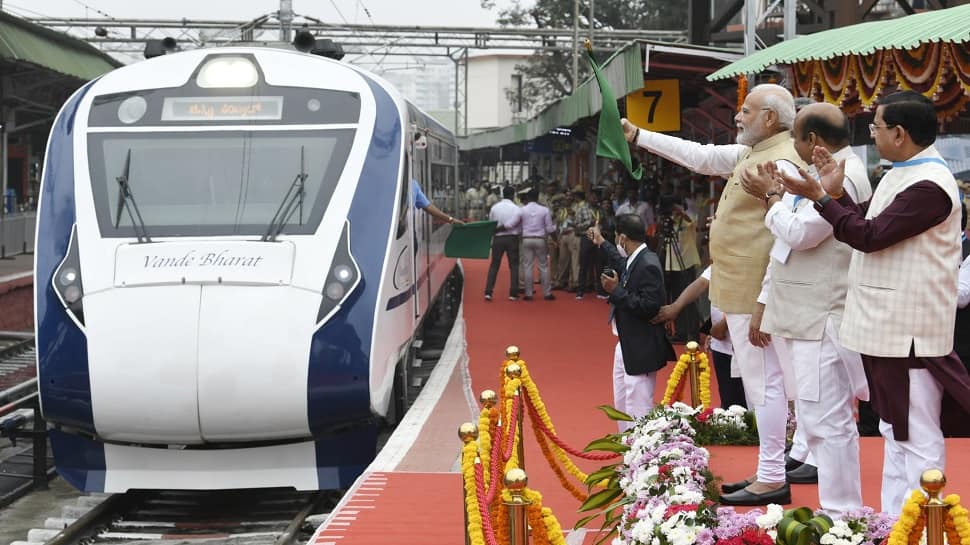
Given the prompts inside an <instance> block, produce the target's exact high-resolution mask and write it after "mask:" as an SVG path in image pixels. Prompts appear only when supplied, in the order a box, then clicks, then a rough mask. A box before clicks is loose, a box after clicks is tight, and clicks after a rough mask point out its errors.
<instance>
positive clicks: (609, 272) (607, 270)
mask: <svg viewBox="0 0 970 545" xmlns="http://www.w3.org/2000/svg"><path fill="white" fill-rule="evenodd" d="M603 275H604V276H609V277H610V278H613V277H615V276H616V271H614V270H613V269H611V268H609V267H606V268H605V269H603Z"/></svg>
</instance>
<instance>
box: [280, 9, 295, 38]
mask: <svg viewBox="0 0 970 545" xmlns="http://www.w3.org/2000/svg"><path fill="white" fill-rule="evenodd" d="M279 19H280V41H283V42H289V41H290V25H291V24H292V23H293V0H280V13H279Z"/></svg>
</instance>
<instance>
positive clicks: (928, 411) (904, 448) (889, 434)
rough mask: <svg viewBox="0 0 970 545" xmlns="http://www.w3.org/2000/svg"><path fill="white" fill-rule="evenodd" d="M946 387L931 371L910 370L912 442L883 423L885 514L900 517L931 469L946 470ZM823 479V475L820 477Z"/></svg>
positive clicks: (881, 427) (881, 425) (910, 436)
mask: <svg viewBox="0 0 970 545" xmlns="http://www.w3.org/2000/svg"><path fill="white" fill-rule="evenodd" d="M942 406H943V386H942V385H941V384H940V383H939V382H937V381H936V379H934V378H933V375H932V374H930V372H929V370H927V369H910V370H909V439H908V440H906V441H896V440H895V439H894V438H893V427H892V425H891V424H889V423H888V422H885V421H883V420H880V421H879V432H880V433H882V436H883V438H884V439H885V447H884V449H883V461H882V510H883V512H885V513H889V514H890V515H897V516H898V515H899V513H900V512H901V511H902V508H903V503H904V502H905V501H906V498H908V497H909V494H910V493H911V492H912V491H913V490H915V489H918V488H919V478H920V474H922V473H923V472H924V471H926V470H927V469H939V470H943V468H944V465H946V445H945V444H944V442H943V431H942V430H941V429H940V412H941V411H942ZM819 479H821V474H819Z"/></svg>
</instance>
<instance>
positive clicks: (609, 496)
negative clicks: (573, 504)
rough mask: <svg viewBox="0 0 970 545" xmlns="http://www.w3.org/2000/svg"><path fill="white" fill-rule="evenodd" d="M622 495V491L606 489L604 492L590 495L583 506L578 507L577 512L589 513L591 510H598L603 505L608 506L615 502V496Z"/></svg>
mask: <svg viewBox="0 0 970 545" xmlns="http://www.w3.org/2000/svg"><path fill="white" fill-rule="evenodd" d="M621 494H623V490H620V489H619V488H607V489H606V490H600V491H599V492H597V493H595V494H593V495H591V496H590V497H589V498H587V499H586V501H584V502H583V505H581V506H580V507H579V511H580V512H583V511H591V510H593V509H599V508H600V507H603V506H604V505H607V504H609V503H610V502H611V501H613V500H615V499H616V497H617V496H619V495H621Z"/></svg>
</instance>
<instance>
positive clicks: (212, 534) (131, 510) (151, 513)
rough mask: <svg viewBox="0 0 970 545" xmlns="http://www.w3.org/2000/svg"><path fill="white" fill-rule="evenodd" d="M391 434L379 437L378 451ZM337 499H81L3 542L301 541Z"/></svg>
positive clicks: (412, 390) (427, 362)
mask: <svg viewBox="0 0 970 545" xmlns="http://www.w3.org/2000/svg"><path fill="white" fill-rule="evenodd" d="M450 289H451V290H452V292H453V293H451V294H450V297H447V298H446V299H445V301H444V302H443V304H442V305H440V307H439V308H437V309H435V311H434V312H433V313H432V314H431V315H429V316H428V319H427V320H426V321H425V324H424V328H423V331H422V334H421V335H420V336H419V341H418V342H416V343H415V346H414V347H413V350H414V352H413V357H412V359H411V361H410V365H409V366H408V368H409V369H408V374H407V384H408V388H407V390H406V395H407V402H408V405H410V404H411V403H413V401H414V399H415V398H416V397H417V396H418V394H419V393H420V391H421V389H422V388H423V387H424V385H425V382H426V381H427V380H428V377H429V376H430V375H431V372H432V370H433V369H434V367H435V365H436V364H437V362H438V359H439V357H440V356H441V353H442V349H443V348H444V345H445V341H446V339H447V337H448V334H449V332H450V331H451V328H452V326H453V324H454V320H455V317H456V314H457V308H458V304H459V303H460V297H461V295H460V294H461V285H460V282H459V283H458V284H457V285H455V286H452V287H451V288H450ZM10 346H13V344H11V345H10ZM32 346H33V345H32V344H31V347H30V349H29V350H25V349H23V348H20V349H18V350H21V351H20V352H18V353H19V354H21V355H25V356H24V357H26V358H31V359H32V358H33V357H34V356H33V352H32V351H31V350H32ZM10 350H11V351H13V350H14V349H13V348H11V349H10ZM3 353H5V352H4V348H3V345H0V354H3ZM31 367H32V368H33V365H31ZM392 431H393V430H390V429H388V430H386V433H384V434H382V438H381V439H380V440H379V443H378V444H379V447H380V446H382V445H383V444H384V442H385V441H386V439H387V436H389V435H390V433H391V432H392ZM342 494H343V493H342V491H323V492H297V491H294V490H289V489H258V490H252V489H251V490H232V491H175V490H172V491H135V492H129V493H126V494H114V495H107V494H92V495H85V496H80V497H78V498H77V499H76V501H77V503H76V505H70V506H67V507H64V508H63V509H62V510H61V511H60V512H57V513H54V512H52V513H49V514H46V515H44V516H46V520H45V521H44V528H34V529H32V530H29V531H28V532H27V535H26V541H14V542H12V543H11V544H10V545H42V544H46V545H134V544H137V545H163V542H164V545H172V543H173V540H174V541H175V542H181V543H183V544H193V543H203V542H204V543H205V545H223V544H226V545H296V544H303V543H305V542H306V541H307V540H308V539H309V538H310V537H311V536H312V535H313V532H314V530H315V529H316V527H317V526H319V525H320V524H321V523H322V522H324V520H326V517H327V516H328V514H329V513H330V511H331V510H332V509H333V507H335V506H336V505H337V503H338V502H339V501H340V498H341V497H342ZM21 535H22V534H21ZM0 545H6V544H4V543H0Z"/></svg>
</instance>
